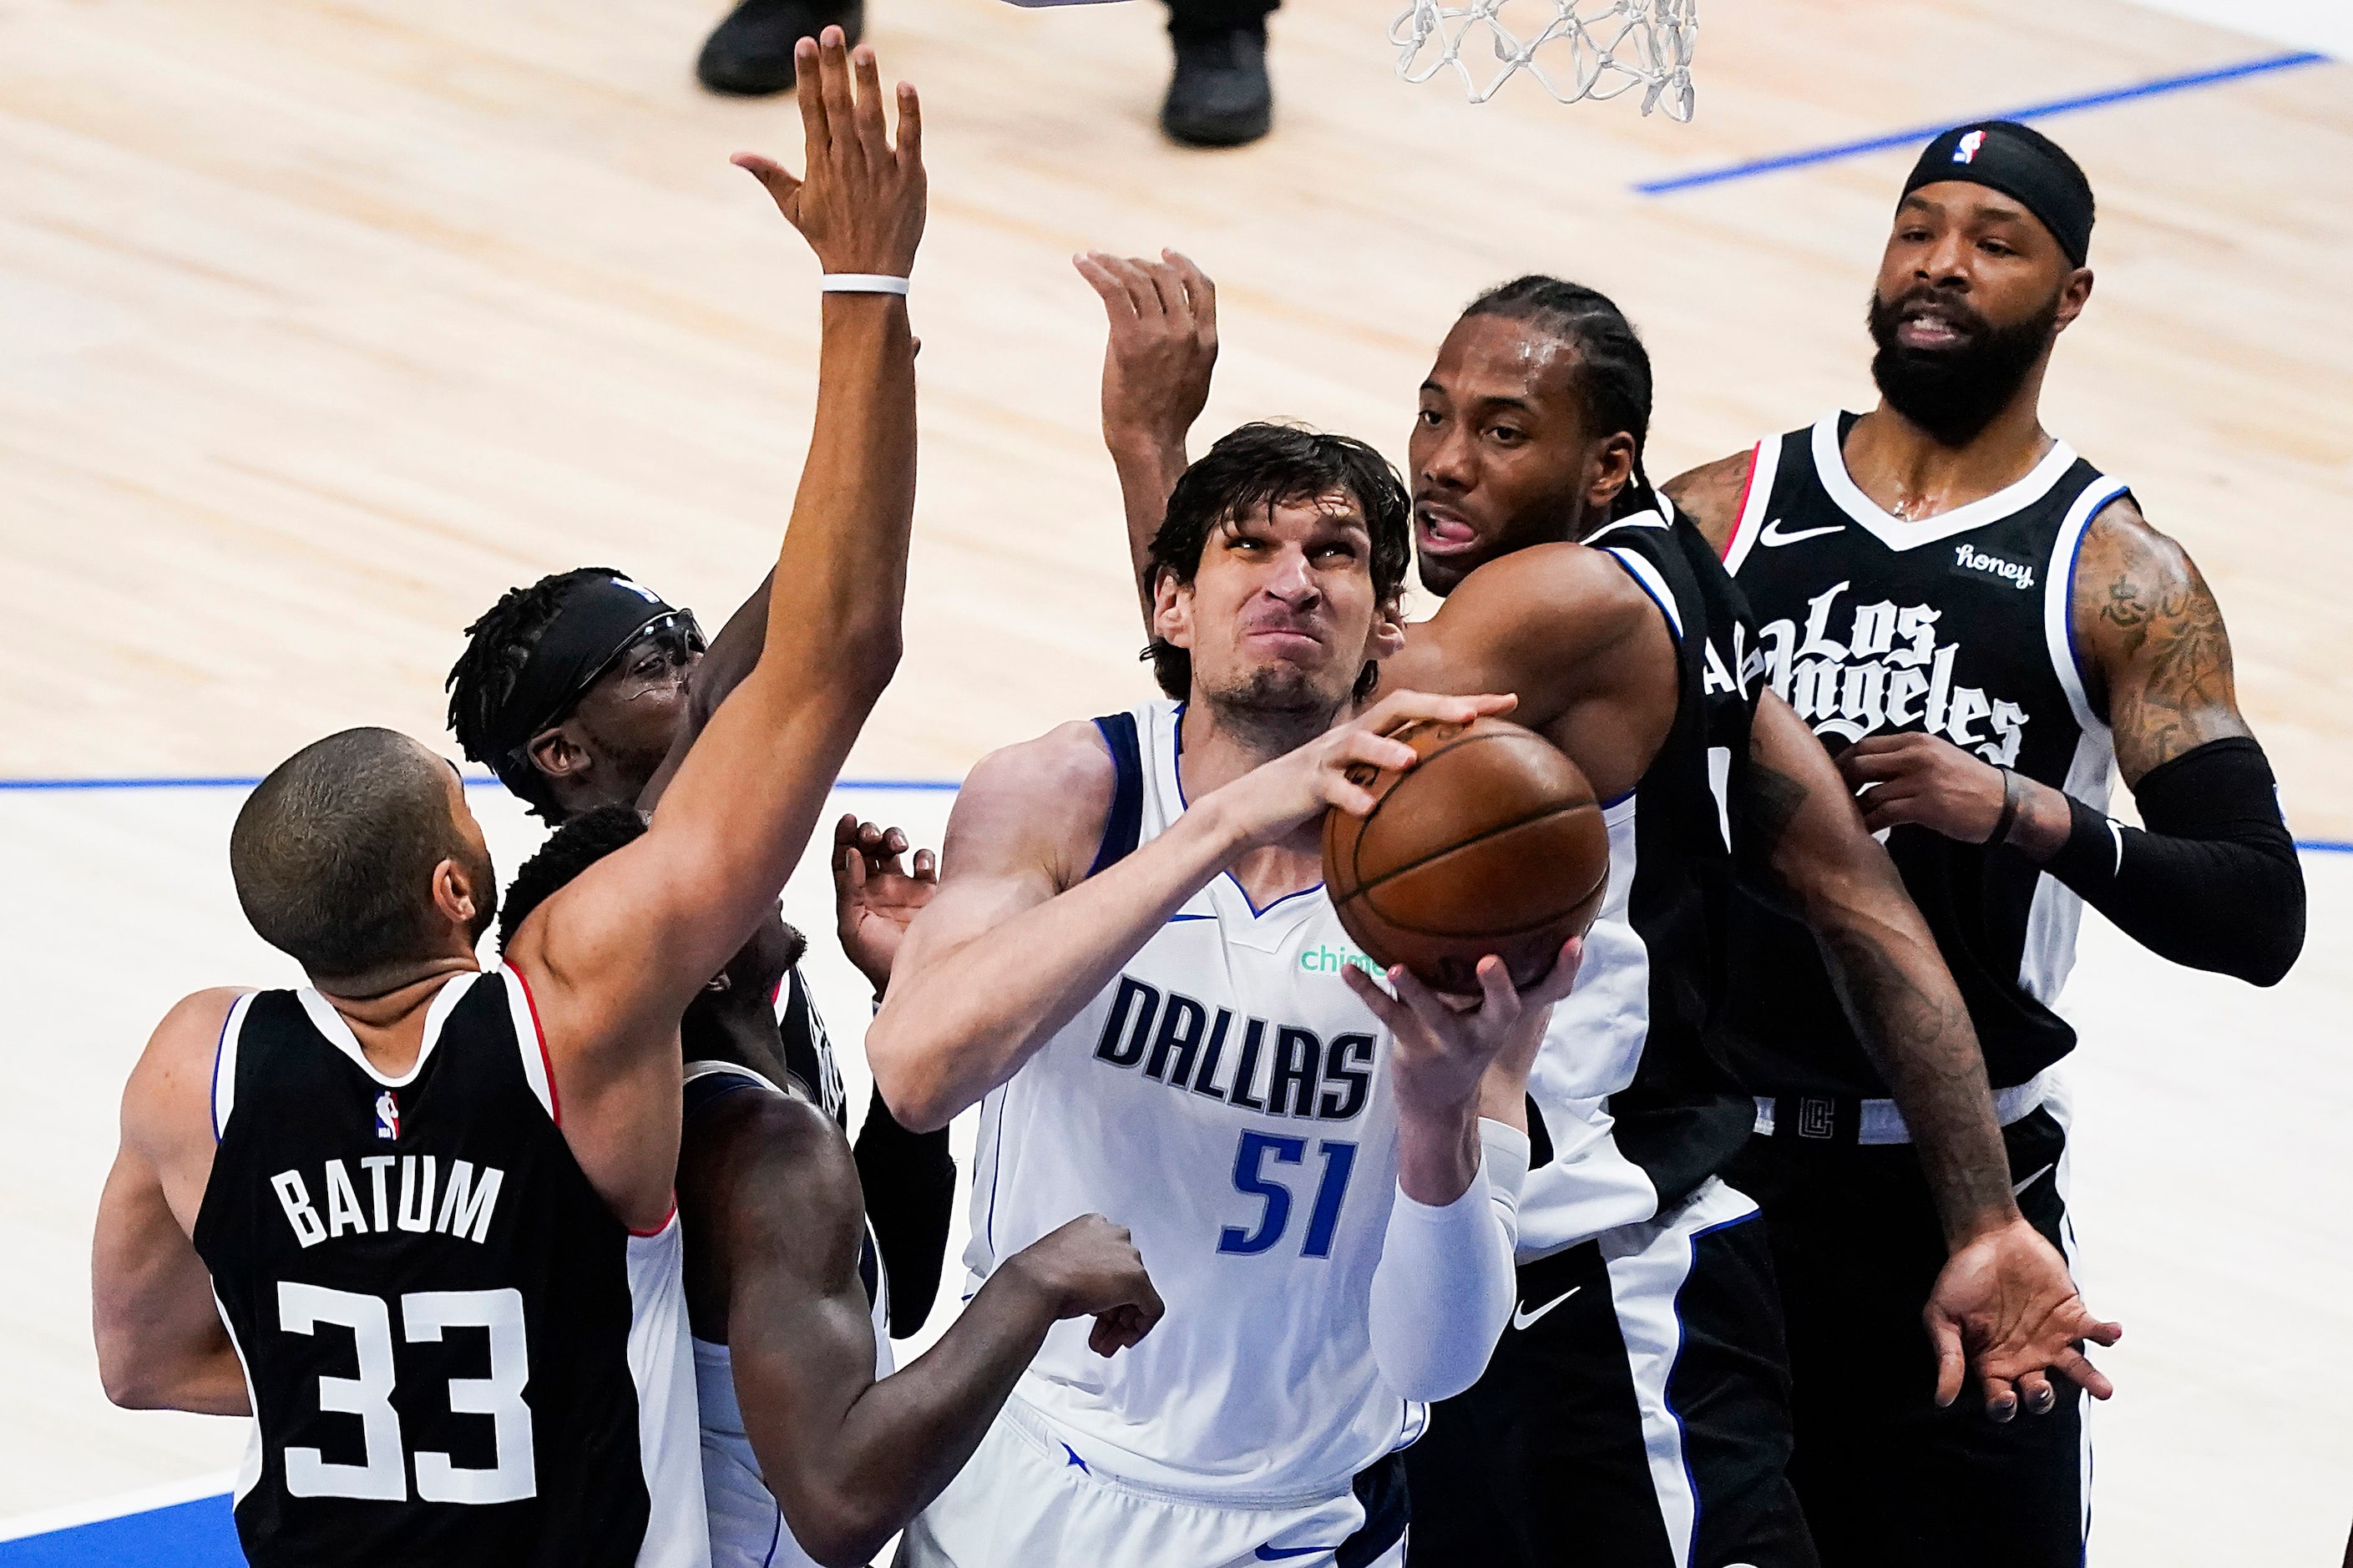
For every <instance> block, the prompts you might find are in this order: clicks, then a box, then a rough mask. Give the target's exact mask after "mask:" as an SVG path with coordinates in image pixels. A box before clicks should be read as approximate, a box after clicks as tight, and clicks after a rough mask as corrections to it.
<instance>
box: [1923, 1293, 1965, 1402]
mask: <svg viewBox="0 0 2353 1568" xmlns="http://www.w3.org/2000/svg"><path fill="white" fill-rule="evenodd" d="M1927 1320H1928V1341H1929V1342H1930V1343H1931V1344H1933V1345H1935V1346H1936V1408H1937V1409H1939V1410H1942V1409H1944V1408H1945V1407H1946V1406H1947V1405H1950V1404H1952V1402H1953V1401H1954V1400H1956V1399H1958V1398H1959V1397H1960V1396H1961V1383H1962V1380H1963V1378H1964V1377H1965V1376H1966V1375H1967V1373H1968V1356H1967V1355H1965V1354H1963V1353H1962V1352H1961V1330H1960V1325H1959V1324H1957V1323H1956V1322H1954V1321H1953V1320H1952V1319H1950V1318H1948V1317H1947V1316H1945V1315H1944V1314H1943V1313H1942V1312H1939V1311H1937V1310H1936V1309H1935V1308H1933V1307H1932V1308H1930V1309H1929V1310H1928V1312H1927Z"/></svg>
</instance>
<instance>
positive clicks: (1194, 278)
mask: <svg viewBox="0 0 2353 1568" xmlns="http://www.w3.org/2000/svg"><path fill="white" fill-rule="evenodd" d="M1160 255H1161V258H1162V259H1163V260H1165V261H1166V262H1167V263H1168V265H1169V266H1171V267H1173V268H1176V276H1178V277H1179V278H1182V279H1184V280H1185V297H1186V299H1187V300H1190V301H1191V302H1192V306H1193V335H1194V337H1195V338H1196V339H1198V341H1199V342H1200V343H1201V345H1202V346H1203V347H1205V348H1215V347H1217V346H1218V285H1217V284H1216V282H1214V281H1213V280H1212V279H1210V277H1209V275H1208V273H1206V272H1204V271H1202V270H1201V269H1200V268H1198V267H1197V266H1195V265H1194V264H1193V258H1191V257H1189V256H1187V255H1186V254H1185V253H1184V252H1182V251H1177V250H1164V251H1162V252H1161V253H1160Z"/></svg>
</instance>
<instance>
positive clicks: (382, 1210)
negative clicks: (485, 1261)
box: [269, 1154, 506, 1247]
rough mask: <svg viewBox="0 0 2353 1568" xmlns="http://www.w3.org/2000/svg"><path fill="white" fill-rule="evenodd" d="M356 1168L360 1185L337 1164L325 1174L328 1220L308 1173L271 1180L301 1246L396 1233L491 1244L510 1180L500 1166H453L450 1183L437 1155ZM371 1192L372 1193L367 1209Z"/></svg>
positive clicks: (385, 1159) (367, 1162) (366, 1162)
mask: <svg viewBox="0 0 2353 1568" xmlns="http://www.w3.org/2000/svg"><path fill="white" fill-rule="evenodd" d="M353 1163H356V1164H358V1166H359V1168H360V1176H359V1179H358V1181H357V1182H354V1181H353V1177H352V1172H351V1166H350V1164H349V1163H345V1162H344V1161H342V1160H329V1161H327V1162H326V1163H325V1164H324V1166H323V1167H322V1169H321V1171H320V1173H319V1177H320V1180H319V1187H318V1191H319V1192H320V1193H321V1194H322V1195H323V1202H324V1203H325V1205H326V1214H325V1215H324V1216H323V1217H322V1215H320V1213H319V1205H318V1204H317V1203H314V1202H313V1201H312V1199H311V1190H312V1189H311V1184H309V1183H308V1182H306V1181H305V1180H304V1179H303V1174H302V1173H301V1171H299V1170H294V1171H280V1172H279V1173H278V1174H276V1175H274V1176H272V1177H270V1178H269V1188H270V1191H272V1192H274V1193H276V1194H278V1206H279V1207H280V1208H281V1209H283V1210H284V1211H285V1214H286V1223H287V1224H288V1225H290V1226H293V1227H294V1239H295V1240H297V1241H299V1242H301V1244H302V1245H303V1246H304V1247H316V1246H318V1245H319V1243H321V1242H322V1241H332V1240H333V1239H334V1238H336V1237H341V1236H343V1235H344V1234H345V1233H346V1232H351V1233H355V1234H357V1235H360V1236H371V1235H374V1236H385V1235H389V1234H390V1233H391V1232H392V1231H394V1230H395V1229H399V1230H405V1231H410V1232H413V1233H415V1234H417V1235H420V1236H422V1235H426V1234H427V1233H438V1234H439V1235H442V1236H452V1237H465V1238H466V1239H467V1240H469V1241H472V1242H477V1243H479V1242H483V1241H487V1240H489V1239H490V1234H491V1213H492V1212H493V1211H494V1210H495V1209H496V1208H497V1207H498V1202H499V1188H500V1187H501V1185H502V1184H504V1183H505V1181H506V1173H505V1172H504V1171H501V1170H500V1169H499V1168H498V1167H497V1166H496V1165H484V1166H482V1167H480V1169H479V1170H477V1169H476V1168H475V1166H474V1163H473V1162H471V1161H470V1160H452V1161H450V1162H449V1169H448V1176H447V1178H446V1179H442V1178H441V1173H440V1168H439V1167H440V1162H439V1161H438V1158H437V1157H436V1156H434V1155H431V1154H400V1155H393V1154H371V1155H369V1156H367V1157H366V1158H365V1159H363V1160H359V1161H357V1162H353ZM437 1185H438V1187H439V1193H438V1198H439V1203H438V1207H437V1206H436V1203H435V1198H436V1193H435V1188H436V1186H437ZM363 1186H364V1187H365V1188H366V1189H367V1201H365V1202H363V1201H362V1198H361V1188H362V1187H363Z"/></svg>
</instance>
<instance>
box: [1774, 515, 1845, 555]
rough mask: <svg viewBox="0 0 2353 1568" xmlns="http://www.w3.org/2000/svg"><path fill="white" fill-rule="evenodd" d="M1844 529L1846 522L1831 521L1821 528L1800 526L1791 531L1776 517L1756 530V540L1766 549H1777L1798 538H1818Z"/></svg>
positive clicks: (1796, 540)
mask: <svg viewBox="0 0 2353 1568" xmlns="http://www.w3.org/2000/svg"><path fill="white" fill-rule="evenodd" d="M1845 531H1846V524H1844V523H1842V522H1833V523H1830V524H1827V525H1826V526H1824V527H1821V528H1801V529H1799V530H1797V531H1795V532H1791V531H1789V530H1788V529H1786V528H1784V527H1782V526H1781V520H1780V519H1779V518H1778V517H1777V518H1775V519H1774V520H1773V521H1770V522H1768V523H1767V524H1766V525H1765V526H1764V528H1763V529H1762V530H1761V531H1758V533H1757V543H1759V544H1762V545H1764V546H1765V547H1766V548H1767V549H1768V550H1770V549H1778V548H1779V547H1780V546H1782V545H1784V544H1795V543H1797V542H1798V541H1799V540H1800V539H1819V538H1820V537H1821V536H1822V535H1823V534H1825V533H1843V532H1845Z"/></svg>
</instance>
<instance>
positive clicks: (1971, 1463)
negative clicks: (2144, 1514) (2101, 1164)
mask: <svg viewBox="0 0 2353 1568" xmlns="http://www.w3.org/2000/svg"><path fill="white" fill-rule="evenodd" d="M2002 1136H2003V1141H2004V1142H2006V1143H2008V1145H2009V1148H2010V1180H2011V1181H2012V1182H2014V1183H2016V1184H2018V1205H2019V1207H2020V1209H2021V1210H2022V1211H2023V1212H2024V1213H2025V1215H2026V1217H2027V1218H2028V1219H2029V1220H2030V1221H2031V1222H2032V1223H2033V1225H2034V1227H2035V1228H2036V1229H2037V1230H2039V1231H2041V1232H2042V1234H2043V1236H2044V1237H2047V1238H2049V1239H2050V1241H2051V1242H2052V1245H2054V1246H2056V1247H2060V1248H2061V1250H2062V1251H2064V1252H2067V1253H2069V1255H2070V1256H2071V1258H2072V1256H2073V1237H2072V1235H2071V1234H2070V1233H2069V1231H2068V1226H2067V1208H2066V1203H2065V1198H2064V1194H2063V1191H2062V1189H2061V1181H2060V1177H2061V1174H2062V1173H2061V1171H2060V1163H2061V1161H2062V1160H2063V1157H2064V1156H2065V1153H2066V1150H2067V1136H2066V1131H2065V1128H2064V1126H2063V1123H2062V1121H2060V1120H2059V1119H2058V1117H2056V1116H2054V1115H2053V1114H2052V1109H2051V1108H2048V1107H2046V1108H2044V1109H2042V1110H2034V1111H2031V1112H2030V1113H2028V1114H2027V1115H2026V1116H2023V1117H2021V1118H2020V1119H2019V1120H2018V1121H2014V1122H2012V1123H2010V1126H2008V1127H2006V1128H2004V1129H2003V1130H2002ZM1729 1174H1730V1176H1731V1179H1733V1180H1735V1181H1737V1182H1738V1183H1739V1184H1740V1185H1741V1187H1742V1189H1743V1190H1744V1191H1746V1192H1749V1193H1751V1194H1754V1195H1755V1196H1756V1198H1757V1202H1758V1203H1759V1204H1760V1205H1763V1207H1764V1210H1765V1215H1766V1224H1767V1227H1768V1235H1769V1236H1770V1237H1771V1239H1772V1244H1773V1267H1774V1272H1775V1273H1776V1275H1777V1276H1778V1278H1779V1279H1780V1282H1781V1300H1782V1310H1783V1315H1784V1317H1785V1318H1786V1319H1787V1320H1788V1333H1789V1356H1790V1364H1791V1367H1792V1369H1793V1371H1794V1373H1795V1378H1796V1388H1797V1397H1796V1403H1795V1406H1794V1408H1795V1414H1796V1419H1797V1435H1798V1447H1797V1454H1796V1457H1795V1458H1794V1459H1793V1460H1792V1462H1791V1464H1790V1467H1789V1478H1790V1479H1791V1480H1792V1481H1794V1482H1795V1483H1796V1484H1797V1488H1798V1495H1799V1498H1800V1500H1802V1501H1803V1502H1804V1504H1805V1508H1806V1516H1807V1518H1808V1519H1809V1521H1811V1523H1812V1526H1813V1532H1814V1539H1815V1541H1816V1542H1817V1543H1818V1544H1819V1545H1820V1548H1821V1554H1822V1562H1823V1563H1826V1564H1829V1565H1831V1568H1866V1565H1868V1568H1985V1565H1986V1564H1991V1563H1999V1564H2000V1565H2001V1568H2081V1564H2082V1563H2083V1561H2084V1535H2085V1527H2086V1525H2087V1524H2088V1522H2089V1513H2088V1508H2089V1498H2090V1489H2089V1484H2088V1482H2089V1477H2090V1472H2091V1451H2090V1447H2089V1445H2088V1442H2087V1439H2086V1436H2085V1433H2084V1418H2083V1416H2084V1413H2083V1395H2082V1394H2081V1392H2080V1391H2079V1390H2078V1389H2077V1388H2076V1387H2075V1385H2074V1384H2072V1383H2069V1382H2067V1381H2065V1380H2064V1379H2054V1380H2053V1386H2054V1387H2055V1388H2056V1389H2057V1391H2058V1394H2059V1403H2058V1406H2057V1408H2056V1409H2054V1410H2053V1411H2052V1413H2051V1414H2050V1415H2027V1414H2025V1413H2024V1412H2022V1411H2021V1413H2020V1414H2019V1415H2018V1416H2017V1417H2016V1418H2015V1419H2013V1420H2011V1421H2010V1422H2009V1423H2007V1424H2001V1423H1997V1422H1994V1421H1991V1420H1989V1419H1988V1418H1987V1416H1986V1414H1985V1405H1984V1402H1983V1400H1982V1399H1980V1398H1979V1397H1978V1395H1977V1393H1976V1391H1975V1389H1974V1388H1970V1389H1967V1390H1964V1392H1963V1394H1962V1395H1961V1397H1960V1398H1959V1399H1958V1400H1957V1401H1956V1402H1955V1403H1954V1405H1952V1407H1951V1408H1950V1409H1947V1410H1939V1409H1937V1408H1936V1397H1935V1394H1936V1357H1935V1354H1934V1352H1932V1350H1931V1349H1930V1346H1929V1342H1928V1335H1927V1331H1926V1329H1925V1328H1923V1327H1922V1326H1921V1321H1920V1310H1921V1308H1922V1307H1923V1306H1924V1305H1925V1304H1926V1301H1927V1300H1928V1291H1929V1289H1931V1288H1932V1287H1933V1286H1934V1284H1935V1282H1936V1274H1937V1271H1938V1270H1939V1269H1941V1268H1943V1267H1944V1263H1945V1255H1946V1254H1945V1240H1944V1232H1943V1229H1942V1227H1941V1226H1940V1225H1939V1224H1938V1221H1937V1216H1936V1205H1935V1203H1934V1202H1933V1201H1932V1200H1931V1198H1930V1196H1929V1194H1928V1184H1927V1179H1926V1177H1925V1176H1924V1175H1923V1174H1922V1173H1921V1170H1920V1160H1919V1156H1918V1154H1917V1152H1915V1150H1914V1149H1913V1147H1912V1146H1911V1145H1910V1144H1908V1143H1898V1144H1886V1145H1876V1146H1857V1145H1855V1144H1852V1143H1846V1144H1832V1145H1828V1146H1824V1145H1818V1144H1810V1143H1809V1142H1806V1141H1804V1140H1801V1139H1792V1138H1780V1139H1775V1138H1768V1137H1759V1138H1756V1139H1753V1140H1751V1141H1750V1142H1749V1145H1748V1147H1747V1148H1746V1150H1744V1151H1743V1152H1741V1155H1740V1157H1739V1159H1738V1161H1737V1162H1736V1163H1735V1165H1734V1167H1733V1170H1732V1172H1731V1173H1729Z"/></svg>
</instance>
